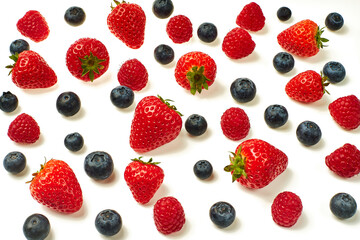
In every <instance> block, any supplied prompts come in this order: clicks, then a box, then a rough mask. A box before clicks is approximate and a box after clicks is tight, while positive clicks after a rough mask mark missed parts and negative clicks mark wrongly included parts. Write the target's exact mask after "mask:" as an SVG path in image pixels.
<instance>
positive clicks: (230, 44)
mask: <svg viewBox="0 0 360 240" xmlns="http://www.w3.org/2000/svg"><path fill="white" fill-rule="evenodd" d="M254 49H255V42H254V41H253V40H252V38H251V35H250V34H249V33H248V32H247V31H246V30H244V29H242V28H239V27H236V28H234V29H232V30H231V31H230V32H228V33H227V34H226V36H225V38H224V41H223V43H222V50H223V52H224V53H225V54H226V56H228V57H229V58H231V59H240V58H244V57H247V56H249V55H250V54H251V53H252V52H253V51H254Z"/></svg>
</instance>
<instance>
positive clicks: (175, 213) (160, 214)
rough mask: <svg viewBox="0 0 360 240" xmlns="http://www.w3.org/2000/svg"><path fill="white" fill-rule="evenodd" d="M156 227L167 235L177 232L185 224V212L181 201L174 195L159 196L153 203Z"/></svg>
mask: <svg viewBox="0 0 360 240" xmlns="http://www.w3.org/2000/svg"><path fill="white" fill-rule="evenodd" d="M154 222H155V226H156V229H157V230H158V231H159V232H160V233H162V234H164V235H168V234H171V233H174V232H178V231H180V230H181V229H182V227H183V226H184V224H185V212H184V209H183V207H182V205H181V203H180V202H179V201H178V200H177V199H176V198H174V197H163V198H160V199H159V200H158V201H157V202H156V203H155V205H154Z"/></svg>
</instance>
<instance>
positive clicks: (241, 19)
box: [236, 2, 265, 32]
mask: <svg viewBox="0 0 360 240" xmlns="http://www.w3.org/2000/svg"><path fill="white" fill-rule="evenodd" d="M236 24H237V25H239V26H240V27H241V28H243V29H245V30H249V31H253V32H257V31H259V30H261V29H262V28H263V27H264V26H265V17H264V14H263V12H262V10H261V8H260V6H259V5H258V4H257V3H255V2H251V3H249V4H246V5H245V6H244V8H243V9H242V10H241V12H240V13H239V15H238V16H237V18H236Z"/></svg>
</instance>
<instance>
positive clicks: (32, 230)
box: [23, 213, 51, 240]
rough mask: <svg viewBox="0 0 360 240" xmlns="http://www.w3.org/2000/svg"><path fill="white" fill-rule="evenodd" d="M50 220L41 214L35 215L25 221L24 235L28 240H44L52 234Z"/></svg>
mask: <svg viewBox="0 0 360 240" xmlns="http://www.w3.org/2000/svg"><path fill="white" fill-rule="evenodd" d="M50 228H51V226H50V222H49V219H48V218H47V217H46V216H44V215H43V214H40V213H34V214H32V215H30V216H28V217H27V218H26V219H25V222H24V224H23V233H24V236H25V238H26V239H28V240H44V239H45V238H46V237H47V236H48V235H49V233H50Z"/></svg>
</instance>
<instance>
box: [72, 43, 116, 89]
mask: <svg viewBox="0 0 360 240" xmlns="http://www.w3.org/2000/svg"><path fill="white" fill-rule="evenodd" d="M109 61H110V58H109V53H108V51H107V49H106V47H105V45H104V44H103V43H102V42H100V41H99V40H97V39H95V38H80V39H78V40H76V41H75V42H74V43H73V44H71V45H70V47H69V49H68V50H67V52H66V66H67V68H68V69H69V71H70V73H71V74H72V75H73V76H74V77H76V78H77V79H80V80H83V81H85V82H89V81H91V82H92V81H94V80H95V79H97V78H99V77H100V76H101V75H103V74H104V73H105V72H106V71H107V70H108V68H109Z"/></svg>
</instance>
